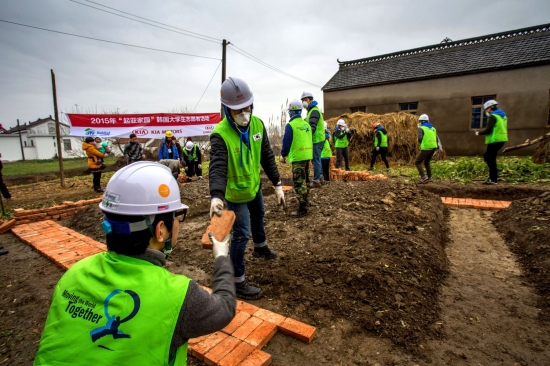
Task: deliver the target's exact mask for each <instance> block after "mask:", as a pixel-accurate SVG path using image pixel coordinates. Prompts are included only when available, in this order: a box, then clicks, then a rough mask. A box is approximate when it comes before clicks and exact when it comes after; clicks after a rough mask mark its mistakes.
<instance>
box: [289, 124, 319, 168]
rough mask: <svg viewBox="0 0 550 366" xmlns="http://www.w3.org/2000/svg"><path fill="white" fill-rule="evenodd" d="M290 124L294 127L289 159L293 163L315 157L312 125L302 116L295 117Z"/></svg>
mask: <svg viewBox="0 0 550 366" xmlns="http://www.w3.org/2000/svg"><path fill="white" fill-rule="evenodd" d="M289 124H290V127H292V144H291V145H290V152H289V153H288V161H290V162H291V163H292V162H294V161H304V160H311V159H313V142H312V140H311V126H310V125H309V124H308V123H306V121H304V120H303V119H302V118H300V117H296V118H294V119H293V120H292V121H290V122H289Z"/></svg>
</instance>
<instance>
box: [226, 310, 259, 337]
mask: <svg viewBox="0 0 550 366" xmlns="http://www.w3.org/2000/svg"><path fill="white" fill-rule="evenodd" d="M263 322H264V321H263V320H262V319H260V318H256V317H254V316H251V317H250V318H248V320H247V321H245V322H244V323H243V325H241V326H240V327H239V328H238V329H237V330H235V331H234V332H233V333H232V334H231V335H232V336H233V337H235V338H239V339H240V340H242V341H244V340H245V339H246V337H248V336H249V335H250V333H252V332H253V331H254V329H256V328H257V327H258V326H259V325H260V324H262V323H263Z"/></svg>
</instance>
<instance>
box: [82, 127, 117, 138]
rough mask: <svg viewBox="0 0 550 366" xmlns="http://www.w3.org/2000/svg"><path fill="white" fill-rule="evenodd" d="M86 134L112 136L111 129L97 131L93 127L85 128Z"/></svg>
mask: <svg viewBox="0 0 550 366" xmlns="http://www.w3.org/2000/svg"><path fill="white" fill-rule="evenodd" d="M84 135H86V136H110V135H111V131H96V130H94V129H93V128H89V127H88V128H87V129H85V130H84Z"/></svg>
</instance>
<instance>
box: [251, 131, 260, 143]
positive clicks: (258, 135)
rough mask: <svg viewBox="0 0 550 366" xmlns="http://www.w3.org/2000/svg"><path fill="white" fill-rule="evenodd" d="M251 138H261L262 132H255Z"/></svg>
mask: <svg viewBox="0 0 550 366" xmlns="http://www.w3.org/2000/svg"><path fill="white" fill-rule="evenodd" d="M253 138H254V141H258V140H259V139H261V138H262V134H261V133H259V132H258V133H257V134H255V135H254V136H253Z"/></svg>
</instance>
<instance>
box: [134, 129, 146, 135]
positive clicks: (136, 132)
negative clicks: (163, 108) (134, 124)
mask: <svg viewBox="0 0 550 366" xmlns="http://www.w3.org/2000/svg"><path fill="white" fill-rule="evenodd" d="M132 133H134V134H135V135H136V136H145V135H147V134H148V133H149V131H147V130H146V129H145V128H138V129H137V130H133V131H132Z"/></svg>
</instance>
